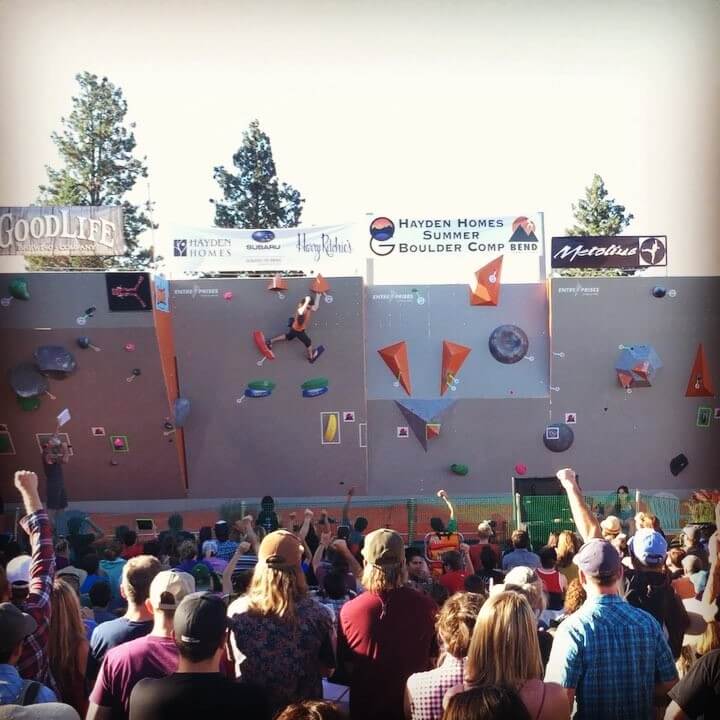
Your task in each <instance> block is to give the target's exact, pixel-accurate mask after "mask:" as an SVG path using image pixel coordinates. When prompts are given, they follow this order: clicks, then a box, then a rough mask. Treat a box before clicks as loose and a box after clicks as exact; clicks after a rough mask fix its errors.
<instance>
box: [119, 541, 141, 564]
mask: <svg viewBox="0 0 720 720" xmlns="http://www.w3.org/2000/svg"><path fill="white" fill-rule="evenodd" d="M142 554H143V546H142V545H139V544H138V543H135V544H134V545H129V546H126V547H125V549H124V550H123V551H122V552H121V553H120V557H121V558H123V559H125V560H130V558H134V557H137V556H138V555H142Z"/></svg>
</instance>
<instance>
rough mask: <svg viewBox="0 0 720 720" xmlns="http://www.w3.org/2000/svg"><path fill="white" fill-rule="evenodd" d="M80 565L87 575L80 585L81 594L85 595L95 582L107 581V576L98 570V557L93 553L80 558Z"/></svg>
mask: <svg viewBox="0 0 720 720" xmlns="http://www.w3.org/2000/svg"><path fill="white" fill-rule="evenodd" d="M80 567H81V568H82V569H83V570H84V571H85V572H86V573H87V577H86V578H85V580H84V581H83V584H82V585H81V586H80V594H81V595H87V594H88V593H89V592H90V588H91V587H92V586H93V585H94V584H95V583H96V582H101V581H102V580H105V581H107V577H105V576H104V575H103V574H102V573H101V572H100V558H99V557H98V556H97V555H96V554H95V553H89V554H87V555H85V557H83V558H82V559H81V560H80Z"/></svg>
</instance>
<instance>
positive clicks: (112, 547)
mask: <svg viewBox="0 0 720 720" xmlns="http://www.w3.org/2000/svg"><path fill="white" fill-rule="evenodd" d="M121 552H122V545H121V544H120V543H119V542H118V541H117V540H113V541H112V542H111V543H110V544H109V545H108V546H107V548H106V549H105V557H104V558H103V559H102V560H101V561H100V570H102V572H103V573H104V574H105V576H106V577H107V580H108V582H109V583H110V588H111V589H112V595H113V607H120V606H121V605H122V597H121V595H120V583H121V581H122V569H123V567H124V566H125V563H126V562H127V560H125V559H124V558H122V557H120V553H121ZM88 592H89V591H88Z"/></svg>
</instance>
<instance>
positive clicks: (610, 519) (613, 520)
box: [600, 515, 622, 535]
mask: <svg viewBox="0 0 720 720" xmlns="http://www.w3.org/2000/svg"><path fill="white" fill-rule="evenodd" d="M600 527H601V528H602V530H603V532H605V533H607V534H608V535H619V534H620V532H621V531H622V524H621V523H620V518H618V517H615V515H608V516H607V517H606V518H605V519H604V520H603V521H602V522H601V523H600Z"/></svg>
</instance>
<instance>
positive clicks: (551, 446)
mask: <svg viewBox="0 0 720 720" xmlns="http://www.w3.org/2000/svg"><path fill="white" fill-rule="evenodd" d="M574 439H575V435H574V433H573V431H572V428H570V426H569V425H566V424H565V423H553V424H552V425H548V426H547V427H546V428H545V432H544V433H543V443H544V444H545V447H546V448H547V449H548V450H550V451H551V452H565V450H567V449H568V448H569V447H570V446H571V445H572V444H573V440H574Z"/></svg>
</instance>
